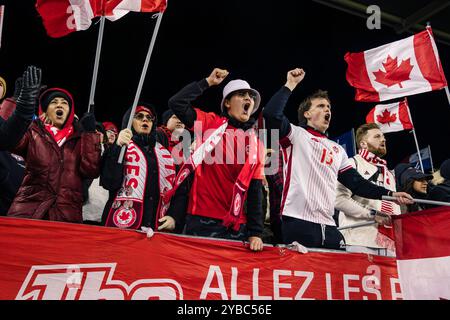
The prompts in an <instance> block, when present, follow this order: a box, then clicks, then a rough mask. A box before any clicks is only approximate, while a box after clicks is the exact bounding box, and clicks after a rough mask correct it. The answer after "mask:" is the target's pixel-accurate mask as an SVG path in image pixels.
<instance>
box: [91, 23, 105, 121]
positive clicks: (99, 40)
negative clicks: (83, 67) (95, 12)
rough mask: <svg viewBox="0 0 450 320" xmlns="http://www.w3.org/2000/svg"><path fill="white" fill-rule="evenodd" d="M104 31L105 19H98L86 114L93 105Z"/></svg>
mask: <svg viewBox="0 0 450 320" xmlns="http://www.w3.org/2000/svg"><path fill="white" fill-rule="evenodd" d="M104 30H105V17H104V16H101V17H100V29H99V30H98V38H97V50H96V51H95V62H94V72H93V74H92V82H91V92H90V94H89V106H88V112H91V108H92V106H93V105H94V96H95V87H96V85H97V75H98V66H99V62H100V53H101V50H102V40H103V31H104Z"/></svg>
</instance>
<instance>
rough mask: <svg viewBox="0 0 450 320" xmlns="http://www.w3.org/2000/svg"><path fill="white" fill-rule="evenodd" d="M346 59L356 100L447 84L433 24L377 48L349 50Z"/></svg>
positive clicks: (385, 97) (390, 96)
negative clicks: (432, 29)
mask: <svg viewBox="0 0 450 320" xmlns="http://www.w3.org/2000/svg"><path fill="white" fill-rule="evenodd" d="M345 61H346V62H347V64H348V68H347V74H346V77H347V81H348V83H349V84H350V85H351V86H353V87H355V88H356V95H355V100H356V101H368V102H372V101H385V100H390V99H394V98H399V97H404V96H409V95H413V94H418V93H422V92H427V91H432V90H438V89H442V88H443V87H445V86H447V81H446V79H445V76H444V72H443V70H442V65H441V61H440V60H439V55H438V51H437V48H436V44H435V42H434V38H433V33H432V31H431V28H430V27H427V29H426V30H424V31H422V32H420V33H418V34H415V35H413V36H411V37H408V38H405V39H403V40H399V41H395V42H392V43H389V44H386V45H384V46H381V47H378V48H375V49H371V50H367V51H364V52H358V53H349V52H348V53H347V54H346V55H345Z"/></svg>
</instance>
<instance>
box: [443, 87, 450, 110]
mask: <svg viewBox="0 0 450 320" xmlns="http://www.w3.org/2000/svg"><path fill="white" fill-rule="evenodd" d="M444 89H445V93H446V94H447V100H448V105H449V106H450V92H449V91H448V86H445V87H444Z"/></svg>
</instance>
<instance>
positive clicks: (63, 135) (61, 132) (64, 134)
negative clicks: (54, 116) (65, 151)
mask: <svg viewBox="0 0 450 320" xmlns="http://www.w3.org/2000/svg"><path fill="white" fill-rule="evenodd" d="M44 126H45V129H46V130H47V131H48V133H50V135H51V136H52V137H53V139H55V141H56V143H57V144H58V146H59V147H61V146H62V145H63V144H64V142H66V141H67V139H68V138H69V137H70V136H71V135H72V133H73V126H72V125H68V126H65V127H64V128H62V129H58V128H57V127H55V126H53V125H51V124H49V123H44Z"/></svg>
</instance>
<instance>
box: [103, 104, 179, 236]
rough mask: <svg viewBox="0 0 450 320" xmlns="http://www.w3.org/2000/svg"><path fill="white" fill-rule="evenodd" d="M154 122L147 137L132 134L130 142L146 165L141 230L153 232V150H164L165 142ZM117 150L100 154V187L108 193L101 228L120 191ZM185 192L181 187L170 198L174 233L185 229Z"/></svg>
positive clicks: (155, 169) (156, 177) (120, 167)
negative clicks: (148, 229) (140, 151)
mask: <svg viewBox="0 0 450 320" xmlns="http://www.w3.org/2000/svg"><path fill="white" fill-rule="evenodd" d="M130 111H131V109H130V110H128V111H127V112H126V114H125V116H124V121H123V127H124V128H125V127H126V123H127V121H128V117H129V114H130ZM155 124H156V121H155V123H154V124H153V127H152V131H151V133H150V135H148V136H142V135H138V134H136V133H135V132H134V131H133V130H132V131H133V133H134V135H133V138H132V140H133V142H134V143H136V144H137V145H138V146H139V148H141V150H142V151H143V152H144V154H145V157H146V160H147V164H148V174H147V181H146V190H145V194H144V211H143V218H142V226H145V227H151V228H152V229H155V222H156V221H155V219H156V213H157V209H158V203H159V185H158V183H155V182H157V181H159V170H158V167H157V160H156V154H155V152H154V146H155V143H156V141H158V142H159V143H160V144H162V145H163V146H164V147H166V148H167V146H168V141H167V138H166V136H165V135H164V134H162V133H158V132H157V131H156V130H155V129H156V125H155ZM120 149H121V148H120V147H119V146H118V145H117V144H114V145H112V146H111V147H110V148H108V149H107V150H106V151H105V153H104V154H103V159H102V165H101V174H100V185H101V186H103V188H105V189H107V190H108V191H109V199H108V202H107V203H106V206H105V209H104V210H103V215H102V224H103V225H104V224H106V220H107V218H108V214H109V210H110V208H111V205H112V203H113V201H114V199H115V197H116V195H117V191H119V189H120V188H121V187H122V182H123V177H124V174H123V163H121V164H120V163H117V160H118V158H119V154H120ZM186 193H187V188H186V186H185V185H184V183H183V184H182V185H181V186H180V187H179V188H178V190H177V191H176V193H175V195H174V196H173V197H172V200H171V204H170V208H169V210H168V212H167V215H169V216H171V217H172V218H174V219H175V222H176V226H175V232H178V233H179V232H181V231H182V228H183V226H184V216H185V210H183V208H185V204H184V203H185V202H186V200H185V199H186V197H187V195H186Z"/></svg>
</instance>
